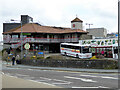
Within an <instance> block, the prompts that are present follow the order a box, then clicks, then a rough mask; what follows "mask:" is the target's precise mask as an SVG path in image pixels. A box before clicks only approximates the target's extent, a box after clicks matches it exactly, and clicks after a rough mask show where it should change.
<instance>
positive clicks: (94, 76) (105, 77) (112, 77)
mask: <svg viewBox="0 0 120 90" xmlns="http://www.w3.org/2000/svg"><path fill="white" fill-rule="evenodd" d="M80 76H86V77H101V78H108V79H118V78H115V77H106V76H93V75H80Z"/></svg>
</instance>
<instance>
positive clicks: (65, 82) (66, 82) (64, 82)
mask: <svg viewBox="0 0 120 90" xmlns="http://www.w3.org/2000/svg"><path fill="white" fill-rule="evenodd" d="M53 81H58V82H63V83H52V84H70V83H72V82H68V81H64V80H58V79H53Z"/></svg>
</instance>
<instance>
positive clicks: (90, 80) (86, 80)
mask: <svg viewBox="0 0 120 90" xmlns="http://www.w3.org/2000/svg"><path fill="white" fill-rule="evenodd" d="M64 77H65V78H71V79H79V80H81V81H84V82H97V81H93V80H92V79H85V78H78V77H70V76H64Z"/></svg>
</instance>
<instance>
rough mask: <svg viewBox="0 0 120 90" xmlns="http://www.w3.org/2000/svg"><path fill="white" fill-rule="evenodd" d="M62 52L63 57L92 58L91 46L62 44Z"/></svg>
mask: <svg viewBox="0 0 120 90" xmlns="http://www.w3.org/2000/svg"><path fill="white" fill-rule="evenodd" d="M60 51H61V54H62V55H67V56H72V57H77V58H91V57H92V53H91V52H90V45H80V44H71V43H61V45H60Z"/></svg>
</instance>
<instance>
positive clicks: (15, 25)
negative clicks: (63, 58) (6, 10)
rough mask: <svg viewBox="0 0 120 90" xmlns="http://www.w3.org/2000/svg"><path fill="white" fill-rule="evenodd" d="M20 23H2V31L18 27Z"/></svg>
mask: <svg viewBox="0 0 120 90" xmlns="http://www.w3.org/2000/svg"><path fill="white" fill-rule="evenodd" d="M20 25H21V24H20V23H3V32H7V31H9V30H11V29H14V28H16V27H19V26H20Z"/></svg>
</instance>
